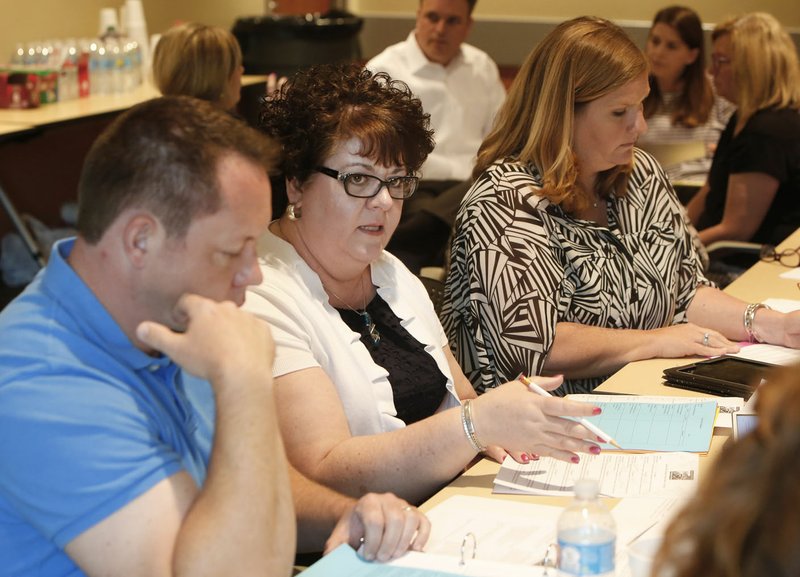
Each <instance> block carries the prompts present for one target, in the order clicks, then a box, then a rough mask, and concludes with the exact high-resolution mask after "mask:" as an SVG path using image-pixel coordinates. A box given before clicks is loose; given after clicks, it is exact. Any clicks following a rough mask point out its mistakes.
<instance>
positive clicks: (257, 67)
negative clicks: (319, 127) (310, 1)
mask: <svg viewBox="0 0 800 577" xmlns="http://www.w3.org/2000/svg"><path fill="white" fill-rule="evenodd" d="M363 24H364V20H363V19H362V18H359V17H357V16H354V15H353V14H350V13H349V12H345V11H340V10H331V11H328V12H326V13H324V14H305V15H275V14H272V15H268V16H256V17H245V18H239V19H237V20H236V22H235V24H234V26H233V30H232V32H233V35H234V36H235V37H236V39H237V40H238V41H239V45H240V46H241V47H242V58H243V64H244V71H245V74H269V73H271V72H275V73H276V74H278V75H281V76H289V75H291V73H292V72H295V71H296V70H298V69H300V68H305V67H307V66H310V65H312V64H324V63H329V62H348V61H355V60H360V59H361V46H360V44H359V41H358V34H359V32H360V31H361V27H362V26H363Z"/></svg>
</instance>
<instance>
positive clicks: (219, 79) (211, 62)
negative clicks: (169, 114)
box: [153, 22, 244, 111]
mask: <svg viewBox="0 0 800 577" xmlns="http://www.w3.org/2000/svg"><path fill="white" fill-rule="evenodd" d="M243 73H244V67H243V66H242V50H241V48H240V47H239V42H238V41H237V40H236V38H235V37H234V36H233V34H231V33H230V32H228V31H227V30H225V29H224V28H219V27H217V26H206V25H205V24H197V23H195V22H187V23H184V24H179V25H177V26H174V27H172V28H170V29H169V30H168V31H167V32H165V33H164V34H163V35H162V36H161V39H160V40H159V41H158V44H156V48H155V51H154V52H153V83H154V84H155V85H156V88H158V90H159V91H160V92H161V93H162V94H164V95H165V96H181V95H182V96H193V97H195V98H200V99H202V100H208V101H209V102H211V103H213V104H216V105H217V106H219V107H221V108H222V109H224V110H228V111H233V110H235V108H236V105H237V104H238V103H239V98H240V93H241V88H242V74H243Z"/></svg>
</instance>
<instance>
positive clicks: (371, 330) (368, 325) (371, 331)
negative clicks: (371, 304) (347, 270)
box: [325, 276, 381, 347]
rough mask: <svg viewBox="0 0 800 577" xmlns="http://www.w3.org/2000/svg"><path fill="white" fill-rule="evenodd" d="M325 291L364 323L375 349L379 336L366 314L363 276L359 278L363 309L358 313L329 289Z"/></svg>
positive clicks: (379, 340) (326, 288) (378, 342)
mask: <svg viewBox="0 0 800 577" xmlns="http://www.w3.org/2000/svg"><path fill="white" fill-rule="evenodd" d="M325 290H326V291H328V292H329V293H331V294H332V295H333V296H334V297H335V298H336V300H338V301H339V302H340V303H342V304H343V305H344V306H346V307H347V308H348V309H350V310H351V311H353V312H354V313H356V314H357V315H358V316H359V317H361V321H362V322H363V323H364V328H365V329H367V335H368V336H369V339H370V340H371V341H372V344H373V345H375V346H376V347H377V346H378V345H379V344H380V342H381V334H380V333H379V332H378V327H376V326H375V323H374V322H372V317H371V316H370V314H369V313H368V312H367V291H366V289H365V288H364V277H363V276H362V277H361V296H362V299H363V301H364V309H363V310H360V311H359V310H356V309H354V308H353V307H351V306H350V305H349V304H347V302H346V301H344V300H343V299H342V297H340V296H339V295H337V294H336V293H335V292H333V291H332V290H331V289H330V288H328V287H325Z"/></svg>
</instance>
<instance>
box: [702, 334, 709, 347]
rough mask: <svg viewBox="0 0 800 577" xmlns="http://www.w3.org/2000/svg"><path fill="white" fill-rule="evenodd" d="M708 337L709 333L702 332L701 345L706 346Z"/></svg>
mask: <svg viewBox="0 0 800 577" xmlns="http://www.w3.org/2000/svg"><path fill="white" fill-rule="evenodd" d="M708 337H709V334H708V333H704V334H703V346H704V347H707V346H708Z"/></svg>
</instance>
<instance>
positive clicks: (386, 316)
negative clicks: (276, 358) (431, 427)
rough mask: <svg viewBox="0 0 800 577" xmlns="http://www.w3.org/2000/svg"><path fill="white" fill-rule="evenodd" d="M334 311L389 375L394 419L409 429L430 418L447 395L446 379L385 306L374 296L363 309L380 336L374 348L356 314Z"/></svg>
mask: <svg viewBox="0 0 800 577" xmlns="http://www.w3.org/2000/svg"><path fill="white" fill-rule="evenodd" d="M336 310H338V311H339V315H340V316H341V317H342V320H343V321H344V322H345V323H347V326H349V327H350V328H351V329H352V330H353V331H355V332H357V333H360V334H361V342H362V343H364V346H365V347H367V350H369V353H370V355H371V356H372V360H374V361H375V363H376V364H377V365H379V366H381V367H383V368H384V369H386V371H387V372H388V373H389V382H390V383H391V385H392V391H393V393H394V405H395V408H396V409H397V417H398V418H399V419H402V420H403V422H405V424H406V425H410V424H411V423H415V422H417V421H420V420H422V419H424V418H426V417H430V416H431V415H433V413H434V412H436V409H438V408H439V405H441V404H442V401H443V400H444V396H445V394H446V393H447V389H446V386H445V385H446V383H447V377H445V375H443V374H442V372H441V371H440V370H439V367H438V366H437V365H436V361H434V360H433V357H431V356H430V355H429V354H428V353H426V352H425V349H424V347H423V345H422V343H420V342H419V341H418V340H416V339H415V338H414V337H412V336H411V335H410V334H409V333H408V331H407V330H406V329H405V328H403V327H402V326H401V325H400V319H399V318H398V317H397V316H396V315H395V314H394V312H392V309H391V308H389V305H387V304H386V302H385V301H384V300H383V299H382V298H381V297H380V296H378V295H376V296H375V298H374V299H373V300H372V302H370V303H369V304H368V305H367V309H366V310H367V312H368V313H369V315H370V317H371V318H372V322H373V323H375V328H376V329H377V331H378V333H379V334H380V342H379V343H378V344H377V345H376V344H374V343H373V339H372V338H371V337H370V334H369V331H368V330H367V327H366V325H365V323H364V319H363V317H362V316H361V315H360V314H358V313H356V312H354V311H351V310H350V309H336Z"/></svg>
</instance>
